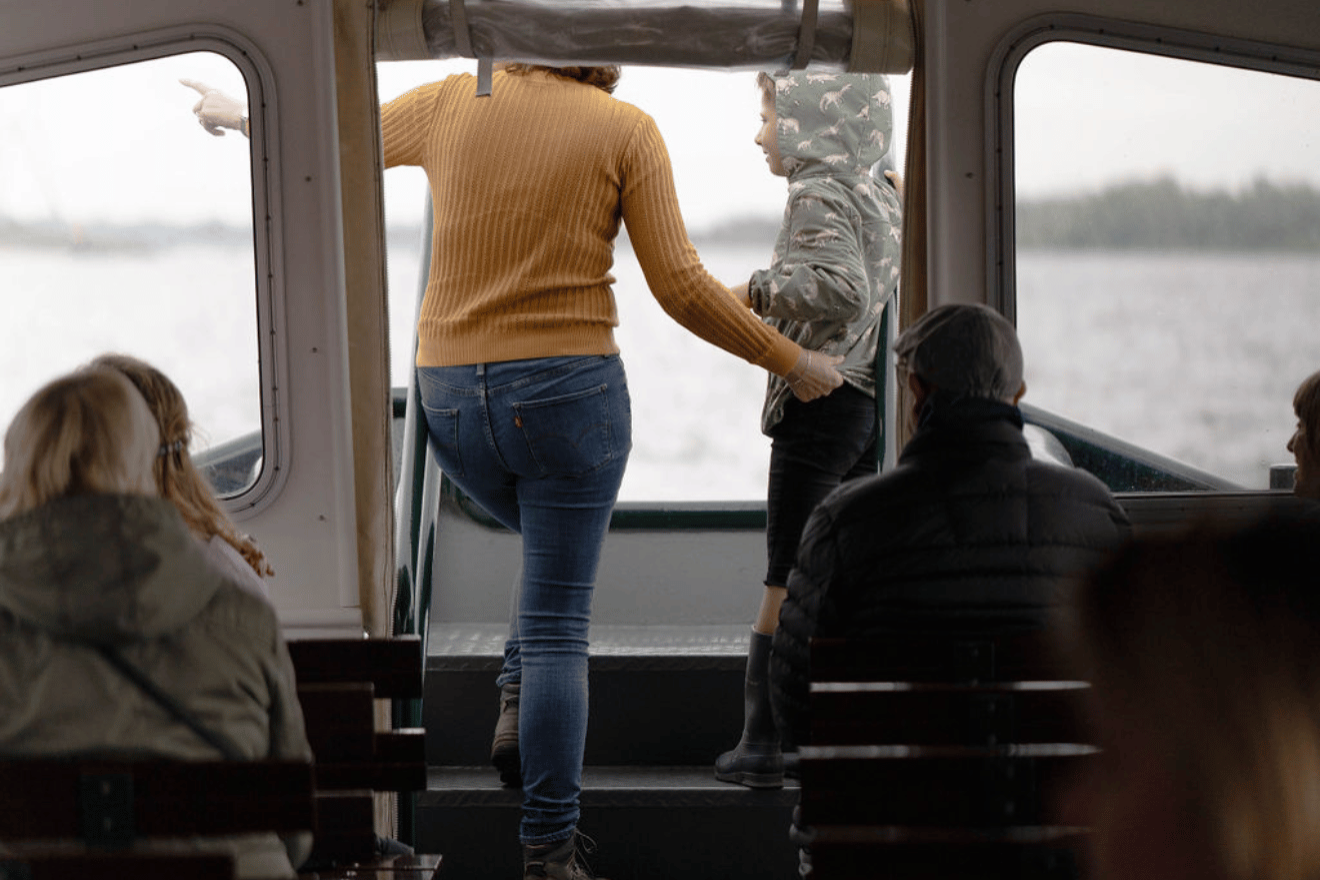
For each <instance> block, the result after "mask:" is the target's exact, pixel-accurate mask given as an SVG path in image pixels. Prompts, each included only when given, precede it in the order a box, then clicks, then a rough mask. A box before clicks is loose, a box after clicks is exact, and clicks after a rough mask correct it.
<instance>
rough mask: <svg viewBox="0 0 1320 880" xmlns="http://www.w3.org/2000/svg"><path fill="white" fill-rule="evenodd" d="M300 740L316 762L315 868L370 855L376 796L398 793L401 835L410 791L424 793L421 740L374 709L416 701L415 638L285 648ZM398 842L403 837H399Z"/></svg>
mask: <svg viewBox="0 0 1320 880" xmlns="http://www.w3.org/2000/svg"><path fill="white" fill-rule="evenodd" d="M289 654H290V656H291V658H292V659H293V665H294V672H295V674H296V676H297V680H298V700H299V703H300V704H301V707H302V711H303V720H304V722H305V724H306V728H307V740H308V742H309V743H310V744H311V747H312V753H313V754H314V755H315V756H316V785H317V808H318V819H319V823H318V826H317V835H316V849H315V851H314V852H313V855H312V859H313V861H314V862H317V863H319V864H325V863H344V862H351V861H356V860H362V859H370V858H372V857H373V856H374V854H375V842H376V793H377V792H397V793H400V795H401V797H400V799H399V814H400V823H399V824H400V827H401V830H406V826H408V825H409V824H410V822H411V815H412V810H411V801H410V800H408V798H410V797H411V793H413V792H416V791H422V790H425V788H426V784H427V776H426V736H425V732H424V731H423V730H421V729H418V728H396V729H382V728H388V725H387V724H384V723H382V721H381V713H380V712H379V711H378V708H379V706H378V703H379V701H380V700H383V699H394V700H405V699H419V698H420V697H421V696H422V684H423V656H422V643H421V639H420V638H418V637H416V636H400V637H396V638H389V639H311V640H299V641H292V642H290V643H289ZM404 836H405V837H406V835H404Z"/></svg>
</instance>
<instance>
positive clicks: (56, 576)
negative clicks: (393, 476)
mask: <svg viewBox="0 0 1320 880" xmlns="http://www.w3.org/2000/svg"><path fill="white" fill-rule="evenodd" d="M99 646H110V647H114V648H117V649H118V651H119V653H120V654H121V655H122V656H123V657H124V658H125V659H127V660H128V661H129V662H130V663H132V664H133V665H135V666H137V667H138V668H139V669H140V670H142V672H144V673H145V674H146V676H147V677H148V678H150V679H151V680H152V681H154V682H155V684H156V685H157V686H158V687H159V688H160V689H161V690H163V691H165V692H166V693H167V694H169V695H170V696H172V697H174V698H175V699H176V700H178V701H179V702H180V703H181V704H183V706H184V707H185V708H186V709H187V710H188V711H189V712H190V713H191V714H193V715H194V717H196V718H197V719H198V720H199V721H200V722H201V723H202V724H203V725H204V726H205V727H207V728H209V729H211V730H214V731H217V732H219V733H221V734H222V735H224V736H225V737H226V738H227V739H229V740H230V741H231V742H232V743H233V744H234V746H235V747H236V748H237V749H238V750H239V751H240V752H241V753H242V754H243V755H244V756H245V757H246V758H249V759H251V760H260V759H265V758H271V759H284V760H311V757H312V752H311V748H310V746H309V745H308V743H307V736H306V733H305V730H304V727H303V717H302V710H301V708H300V706H299V704H298V697H297V690H296V684H295V681H294V671H293V663H292V661H291V660H290V659H289V652H288V647H287V646H286V645H285V643H284V639H283V636H282V635H281V632H280V628H279V622H278V621H277V619H276V617H275V611H274V609H273V608H271V606H270V604H269V603H267V602H266V601H264V600H262V599H261V598H259V597H257V596H254V595H252V594H251V593H249V592H247V591H245V590H244V589H242V588H240V587H239V586H238V585H237V584H236V583H234V582H232V581H230V580H228V579H227V578H226V577H225V576H224V575H222V574H220V573H219V572H218V571H217V570H216V569H214V568H213V567H212V566H211V565H210V564H209V563H208V562H207V561H206V559H205V557H204V556H203V555H202V551H201V547H200V544H199V542H198V541H197V540H196V539H195V538H194V537H193V536H192V534H191V533H190V532H189V531H188V528H187V526H186V525H184V522H183V520H182V518H180V517H179V515H178V513H177V511H176V510H175V509H174V507H173V505H171V504H170V502H168V501H165V500H164V499H161V498H154V497H148V496H136V495H122V496H121V495H80V496H72V497H67V498H60V499H57V500H55V501H52V502H49V503H47V504H45V505H42V506H41V507H38V508H35V509H33V510H30V511H27V512H26V513H22V514H19V515H17V516H14V517H11V518H10V519H7V520H4V521H3V522H0V754H4V755H26V756H36V755H59V754H76V753H114V752H122V753H135V754H145V755H147V756H150V757H159V758H164V759H173V760H185V761H187V760H196V761H208V760H209V761H214V760H220V759H222V758H223V756H222V755H220V754H219V753H218V752H217V750H216V749H215V748H214V747H213V746H211V745H208V744H207V743H206V742H205V741H203V740H202V739H201V737H200V736H198V735H197V734H196V733H195V732H193V731H192V730H191V729H190V728H188V727H187V726H185V725H184V724H183V723H182V722H180V721H177V720H175V719H174V718H173V717H172V716H170V715H169V714H168V713H167V712H166V711H165V710H164V709H163V708H161V707H160V706H158V705H157V704H156V703H155V702H154V701H153V700H152V699H151V698H150V697H148V696H147V695H146V694H145V693H143V692H142V691H141V690H140V689H139V688H138V687H137V685H135V684H133V683H132V682H131V681H129V680H128V679H127V678H125V677H124V675H123V674H122V673H121V672H119V671H118V670H117V669H115V668H114V666H112V665H111V664H110V662H109V661H107V660H106V659H105V657H104V656H102V654H101V653H100V652H99V651H98V650H97V648H98V647H99ZM171 844H175V845H173V846H171ZM162 846H164V848H179V847H183V848H189V847H191V848H194V849H218V850H222V851H227V852H230V853H232V854H233V855H234V856H235V862H236V866H237V876H239V877H292V876H294V871H293V866H296V865H298V864H300V863H301V862H303V861H304V860H305V859H306V857H307V855H308V853H309V852H310V849H311V837H310V835H308V834H299V835H292V836H290V837H288V838H286V839H285V840H284V841H283V845H281V841H280V840H279V839H278V838H276V836H275V835H273V834H256V835H243V836H240V837H232V838H218V839H213V838H207V839H205V840H200V839H199V840H195V841H178V842H175V841H168V842H164V843H162Z"/></svg>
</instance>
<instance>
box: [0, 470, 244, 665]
mask: <svg viewBox="0 0 1320 880" xmlns="http://www.w3.org/2000/svg"><path fill="white" fill-rule="evenodd" d="M224 582H225V581H224V576H223V575H221V574H220V573H219V572H218V571H216V570H214V569H213V568H212V567H211V566H210V565H208V564H207V563H206V561H205V559H204V557H203V556H202V554H201V549H200V545H199V543H198V541H197V540H196V539H195V538H194V537H193V536H192V533H191V532H190V531H189V530H188V527H187V526H186V525H185V524H184V522H183V519H182V518H181V517H180V516H179V514H178V512H177V511H176V510H175V509H174V506H173V505H172V504H171V503H170V502H168V501H166V500H164V499H162V498H154V497H149V496H144V495H80V496H74V497H69V498H61V499H57V500H55V501H52V502H50V503H49V504H45V505H43V506H41V507H39V508H36V509H35V510H30V511H28V512H26V513H23V514H20V515H18V516H16V517H13V518H11V519H8V520H5V521H3V522H0V611H7V612H9V613H11V614H13V615H14V616H15V617H17V618H19V619H21V620H25V621H28V622H30V623H32V624H33V625H35V626H37V627H40V628H41V629H44V630H46V631H48V632H50V633H51V634H52V635H55V636H57V637H66V638H76V639H80V640H83V641H88V642H93V643H96V644H110V645H115V644H126V643H129V642H133V641H137V640H139V639H144V638H155V637H159V636H162V635H165V634H167V633H169V632H172V631H174V630H177V629H179V628H180V627H182V626H183V625H184V624H186V623H188V621H190V620H192V619H193V618H194V617H195V616H196V615H197V614H198V612H200V611H201V610H202V609H203V608H204V607H206V605H207V604H208V603H209V602H210V601H211V598H212V597H213V596H214V595H215V592H216V590H218V589H219V588H220V586H221V584H223V583H224Z"/></svg>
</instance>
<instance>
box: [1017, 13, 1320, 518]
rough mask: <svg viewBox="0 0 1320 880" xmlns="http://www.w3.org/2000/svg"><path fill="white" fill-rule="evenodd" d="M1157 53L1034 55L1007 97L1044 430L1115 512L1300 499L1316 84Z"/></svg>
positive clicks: (1081, 48)
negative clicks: (1167, 496)
mask: <svg viewBox="0 0 1320 880" xmlns="http://www.w3.org/2000/svg"><path fill="white" fill-rule="evenodd" d="M1141 36H1142V35H1139V34H1138V35H1129V36H1128V37H1127V38H1126V39H1123V41H1122V42H1123V48H1118V47H1117V46H1114V45H1103V44H1101V41H1102V40H1103V39H1108V38H1109V36H1106V37H1101V36H1100V35H1098V34H1090V35H1086V34H1079V35H1078V40H1077V41H1073V42H1069V41H1054V42H1046V43H1043V44H1040V45H1038V46H1035V47H1034V48H1031V49H1029V51H1026V52H1025V54H1023V55H1022V56H1021V58H1020V61H1019V62H1018V63H1017V67H1016V70H1015V73H1014V77H1013V86H1012V90H1011V96H1004V97H1003V99H1002V100H1004V101H1006V102H1008V103H1007V104H1005V105H1001V108H1000V110H1001V120H1007V119H1011V125H1007V124H1006V125H1002V126H1001V134H1000V137H1001V138H1003V139H1004V140H1003V143H1002V144H1000V145H997V146H1000V147H1002V148H1003V152H1004V154H1005V155H1009V156H1011V157H1012V159H1011V160H1010V161H1011V167H1009V168H1006V169H1004V173H1005V179H1006V180H1009V181H1011V187H1007V186H1006V199H1005V204H1007V205H1010V206H1011V217H1012V221H1011V228H1010V229H1008V230H1007V231H1006V233H1005V235H1004V239H1003V241H1002V242H1001V247H1003V248H1004V249H1005V250H1004V255H1005V258H1004V264H1005V265H1006V266H1009V267H1011V268H1010V269H1009V271H1008V273H1007V275H1006V277H1005V278H1004V279H1003V286H1004V295H1005V298H1006V303H1007V306H1008V308H1010V309H1011V312H1010V313H1011V314H1015V317H1016V321H1017V326H1018V331H1019V335H1020V337H1021V340H1022V345H1023V350H1024V353H1025V356H1026V364H1027V375H1026V382H1027V389H1028V390H1027V395H1026V398H1025V399H1024V403H1028V404H1030V406H1029V407H1028V408H1027V416H1028V419H1029V420H1030V421H1033V422H1035V423H1036V424H1039V425H1041V426H1042V427H1044V428H1045V429H1046V430H1048V431H1049V432H1050V433H1051V434H1053V435H1054V436H1055V437H1056V438H1057V439H1059V440H1060V441H1061V442H1062V443H1063V445H1064V446H1065V447H1067V449H1068V452H1069V453H1070V455H1071V458H1072V460H1073V462H1074V463H1075V464H1077V465H1078V466H1081V467H1084V468H1086V469H1087V470H1090V471H1092V472H1093V473H1096V475H1097V476H1099V477H1101V479H1103V480H1105V481H1106V482H1107V483H1108V484H1109V485H1110V487H1111V488H1112V489H1113V490H1115V491H1118V492H1131V493H1139V494H1159V493H1185V492H1203V493H1204V492H1243V491H1245V492H1263V491H1266V490H1270V489H1275V490H1279V489H1282V488H1286V486H1284V485H1283V483H1285V482H1286V479H1285V477H1284V474H1285V472H1286V471H1287V468H1286V467H1283V468H1280V467H1279V466H1280V465H1284V466H1286V465H1287V464H1289V463H1291V461H1292V456H1291V454H1290V453H1289V452H1288V451H1287V449H1286V444H1287V441H1288V438H1289V437H1290V436H1291V434H1292V430H1293V425H1294V422H1295V418H1294V416H1293V411H1292V396H1293V392H1294V390H1295V388H1296V386H1297V384H1298V383H1299V382H1300V381H1301V380H1302V379H1304V378H1305V377H1306V376H1308V375H1309V374H1311V373H1312V372H1314V371H1315V370H1316V369H1317V368H1320V352H1317V349H1316V345H1315V333H1314V328H1315V327H1317V326H1320V171H1317V169H1320V137H1317V134H1318V133H1320V121H1317V120H1320V82H1317V81H1315V80H1311V79H1306V78H1302V77H1299V76H1296V75H1284V74H1283V73H1279V72H1269V71H1267V70H1265V69H1263V68H1265V67H1268V66H1269V64H1270V61H1269V59H1267V58H1261V59H1253V57H1252V56H1251V55H1250V53H1249V52H1243V53H1240V54H1238V55H1235V56H1234V57H1232V58H1226V59H1225V60H1227V61H1231V62H1232V64H1229V63H1208V62H1207V60H1205V55H1204V53H1198V52H1196V51H1195V47H1191V48H1189V49H1187V51H1186V52H1184V53H1183V57H1176V56H1175V55H1170V54H1169V53H1171V52H1174V53H1176V52H1178V51H1179V50H1178V46H1177V40H1174V39H1166V40H1161V41H1160V42H1159V43H1158V44H1157V43H1156V41H1155V40H1154V39H1150V40H1149V41H1148V47H1149V49H1150V51H1149V52H1143V51H1136V49H1138V48H1140V47H1141V46H1142V45H1143V44H1142V41H1141ZM1157 52H1158V53H1163V54H1157ZM1253 68H1254V69H1253ZM1272 472H1273V474H1274V476H1273V477H1272Z"/></svg>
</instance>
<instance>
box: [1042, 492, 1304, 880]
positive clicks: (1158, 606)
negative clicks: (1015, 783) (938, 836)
mask: <svg viewBox="0 0 1320 880" xmlns="http://www.w3.org/2000/svg"><path fill="white" fill-rule="evenodd" d="M1317 570H1320V520H1317V518H1316V517H1315V516H1314V514H1311V515H1310V516H1309V517H1308V516H1307V515H1305V514H1301V515H1299V514H1298V513H1296V512H1295V511H1294V512H1291V513H1282V512H1280V513H1277V514H1274V515H1271V516H1269V517H1267V518H1265V519H1263V520H1261V521H1259V522H1257V523H1255V524H1252V525H1249V526H1245V527H1237V528H1232V529H1225V528H1222V527H1212V526H1205V527H1202V528H1199V529H1197V530H1195V531H1192V532H1190V533H1187V534H1182V535H1173V536H1170V535H1161V536H1158V537H1148V538H1144V539H1142V540H1138V541H1136V542H1134V543H1132V544H1130V545H1129V546H1127V547H1126V548H1125V549H1124V550H1122V551H1121V552H1119V553H1118V554H1117V555H1116V556H1115V557H1114V558H1113V559H1112V560H1111V561H1110V562H1109V563H1108V564H1107V565H1105V566H1104V567H1103V568H1102V569H1101V570H1100V571H1098V572H1097V573H1096V574H1095V575H1094V576H1093V577H1092V578H1090V579H1089V581H1088V582H1087V583H1086V585H1085V587H1084V588H1083V589H1082V590H1081V591H1080V594H1079V595H1078V596H1077V598H1076V603H1075V609H1074V610H1075V614H1074V615H1073V618H1072V619H1071V620H1068V621H1067V623H1068V634H1069V636H1070V638H1069V640H1068V642H1067V644H1070V645H1072V646H1074V647H1075V649H1076V651H1077V655H1078V659H1079V670H1078V671H1079V672H1080V673H1081V674H1082V676H1084V677H1086V678H1087V679H1089V680H1090V681H1092V683H1093V693H1094V703H1093V708H1094V720H1095V733H1096V735H1097V736H1096V739H1097V744H1098V745H1099V746H1100V747H1101V749H1102V751H1101V753H1100V754H1099V755H1097V756H1095V757H1094V758H1092V759H1091V760H1092V761H1093V765H1092V766H1091V767H1090V768H1089V770H1088V772H1087V773H1086V774H1085V777H1084V781H1082V782H1081V783H1080V784H1079V785H1077V787H1076V788H1075V789H1074V790H1073V791H1072V792H1071V794H1070V795H1069V796H1068V797H1066V798H1065V801H1064V818H1065V820H1069V821H1070V822H1071V823H1075V824H1078V825H1086V826H1090V827H1091V828H1092V829H1093V835H1092V840H1091V843H1092V846H1091V855H1092V856H1093V865H1092V868H1093V870H1092V872H1091V873H1090V874H1088V875H1087V876H1089V877H1090V878H1092V880H1313V878H1316V877H1320V664H1318V663H1317V649H1316V646H1317V645H1318V644H1320V591H1318V590H1317V589H1316V574H1315V573H1316V571H1317Z"/></svg>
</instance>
